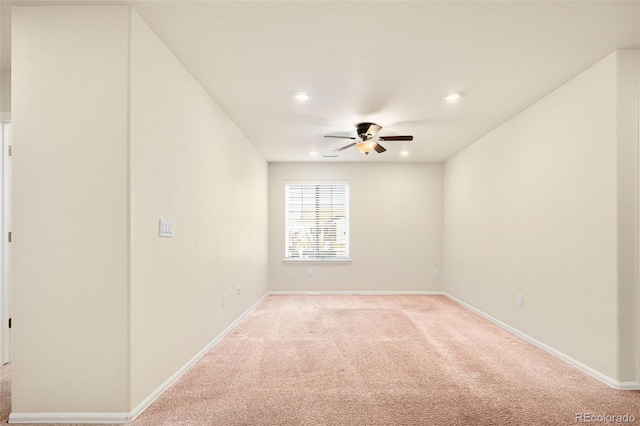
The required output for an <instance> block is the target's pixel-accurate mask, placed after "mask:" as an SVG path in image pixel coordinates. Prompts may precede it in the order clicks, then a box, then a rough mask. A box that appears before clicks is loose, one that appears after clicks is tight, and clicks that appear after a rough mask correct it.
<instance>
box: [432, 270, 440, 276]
mask: <svg viewBox="0 0 640 426" xmlns="http://www.w3.org/2000/svg"><path fill="white" fill-rule="evenodd" d="M433 276H434V277H439V276H440V270H439V269H438V268H436V269H434V270H433Z"/></svg>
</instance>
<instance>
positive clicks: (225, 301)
mask: <svg viewBox="0 0 640 426" xmlns="http://www.w3.org/2000/svg"><path fill="white" fill-rule="evenodd" d="M225 306H227V293H223V294H222V307H223V308H224V307H225Z"/></svg>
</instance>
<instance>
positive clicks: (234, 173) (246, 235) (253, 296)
mask: <svg viewBox="0 0 640 426" xmlns="http://www.w3.org/2000/svg"><path fill="white" fill-rule="evenodd" d="M132 24H133V26H132V31H133V32H132V50H131V53H132V55H131V57H132V67H131V78H132V82H131V83H132V84H131V241H132V245H131V282H132V286H131V345H132V347H131V373H132V376H131V392H132V395H131V406H132V407H135V406H136V405H137V404H138V403H140V402H141V401H142V400H143V399H144V398H145V397H147V396H148V395H149V394H150V393H151V392H152V391H153V390H155V389H156V388H157V387H158V386H159V385H160V384H161V383H162V382H164V381H165V380H166V379H167V377H169V376H170V375H171V374H173V373H174V372H175V371H176V370H178V369H179V368H180V367H182V366H183V365H184V364H185V363H186V362H187V361H188V360H189V359H190V358H191V357H193V356H194V355H195V354H196V353H197V352H198V351H200V350H201V349H202V348H204V347H205V346H206V345H207V344H208V343H209V342H210V341H211V340H212V339H213V338H214V337H215V336H217V335H218V334H219V333H220V332H221V331H222V330H223V329H224V328H225V327H227V326H228V325H229V324H230V323H231V322H233V320H235V319H236V318H237V317H238V316H240V315H241V314H242V312H244V311H245V310H246V309H247V308H249V307H250V306H251V305H252V304H254V303H255V302H256V301H257V300H258V299H259V298H260V297H262V296H263V295H264V294H265V293H266V292H267V226H268V223H267V216H268V211H267V201H268V200H267V189H268V188H267V179H268V176H267V163H266V161H265V160H264V159H263V158H262V157H261V156H260V155H259V154H258V153H257V151H256V150H255V148H254V147H253V145H251V143H250V142H249V141H248V140H247V138H246V137H245V136H244V135H243V134H242V133H241V132H240V131H239V130H238V129H237V128H236V126H235V125H234V124H233V123H232V122H231V121H230V120H229V118H228V117H227V116H226V115H225V114H224V112H222V110H221V109H220V108H219V107H218V105H217V104H216V103H215V102H214V101H213V100H212V99H211V97H209V95H208V94H207V93H206V92H205V91H204V90H203V89H202V88H201V87H200V86H199V85H198V83H196V81H195V80H194V79H193V78H192V77H191V75H190V74H189V73H188V72H187V71H186V70H185V69H184V68H183V67H182V65H181V64H180V63H179V62H178V60H177V59H176V58H175V57H174V56H173V55H172V54H171V53H170V52H169V50H168V49H167V48H166V47H165V46H164V44H162V43H161V42H160V41H159V40H158V38H157V37H156V36H155V34H154V33H153V32H152V31H151V30H150V29H149V28H148V27H147V25H146V24H145V23H144V22H143V21H142V20H141V19H140V18H139V17H138V15H137V14H136V13H135V12H134V13H133V20H132ZM161 217H162V218H169V219H173V220H174V221H175V236H174V238H171V239H168V238H159V237H158V220H159V219H160V218H161ZM237 286H240V288H241V297H240V298H237V297H236V287H237ZM223 293H226V294H227V295H228V305H227V307H225V308H223V307H222V294H223Z"/></svg>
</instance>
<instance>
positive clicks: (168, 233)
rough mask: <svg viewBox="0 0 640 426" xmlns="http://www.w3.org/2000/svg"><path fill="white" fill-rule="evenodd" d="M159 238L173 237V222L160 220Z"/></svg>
mask: <svg viewBox="0 0 640 426" xmlns="http://www.w3.org/2000/svg"><path fill="white" fill-rule="evenodd" d="M160 236H161V237H169V238H171V237H173V220H171V219H160Z"/></svg>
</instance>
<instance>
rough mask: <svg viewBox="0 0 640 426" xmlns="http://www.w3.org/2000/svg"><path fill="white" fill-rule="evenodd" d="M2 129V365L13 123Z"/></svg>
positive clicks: (6, 341)
mask: <svg viewBox="0 0 640 426" xmlns="http://www.w3.org/2000/svg"><path fill="white" fill-rule="evenodd" d="M0 124H1V126H0V128H1V130H2V138H1V139H2V150H3V155H2V162H1V164H2V167H1V168H2V212H1V216H2V221H1V222H2V235H0V237H1V238H2V244H1V245H0V247H1V249H0V252H1V254H2V269H1V271H2V276H1V280H0V281H1V291H0V293H1V294H0V302H1V303H0V320H1V321H2V324H1V326H0V338H1V342H0V349H1V350H0V365H2V364H6V363H8V362H10V361H11V331H10V329H9V318H11V268H10V264H11V263H10V262H11V251H10V249H9V240H8V235H9V232H10V230H11V156H10V155H9V147H10V146H11V123H10V122H2V123H0Z"/></svg>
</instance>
